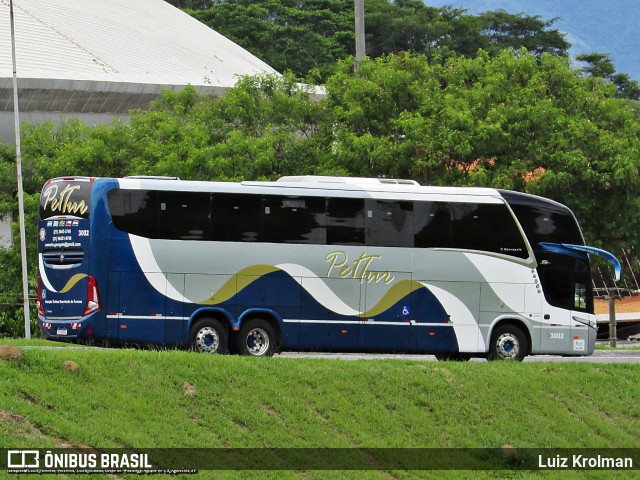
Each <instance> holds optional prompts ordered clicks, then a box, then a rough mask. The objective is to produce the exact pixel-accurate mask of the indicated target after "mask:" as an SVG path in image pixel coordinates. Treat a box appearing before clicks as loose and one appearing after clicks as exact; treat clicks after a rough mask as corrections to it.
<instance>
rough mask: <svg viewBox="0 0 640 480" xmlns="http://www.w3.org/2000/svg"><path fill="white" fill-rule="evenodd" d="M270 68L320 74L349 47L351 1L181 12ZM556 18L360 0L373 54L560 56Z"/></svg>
mask: <svg viewBox="0 0 640 480" xmlns="http://www.w3.org/2000/svg"><path fill="white" fill-rule="evenodd" d="M187 11H188V13H190V14H191V15H193V16H194V17H195V18H197V19H198V20H200V21H201V22H203V23H205V24H206V25H208V26H210V27H211V28H213V29H215V30H216V31H218V32H219V33H221V34H222V35H225V36H226V37H228V38H230V39H231V40H233V41H234V42H236V43H238V44H239V45H241V46H242V47H244V48H246V49H247V50H249V51H250V52H252V53H253V54H254V55H256V56H257V57H259V58H261V59H262V60H264V61H265V62H266V63H268V64H269V65H271V66H272V67H274V68H275V69H276V70H277V71H280V72H284V71H286V70H291V71H292V72H294V73H295V74H296V75H298V76H300V77H304V76H306V75H307V74H308V73H309V72H310V71H312V70H313V69H317V70H318V72H319V73H320V78H321V79H322V80H324V79H326V78H328V76H329V75H330V74H331V72H332V71H333V68H334V64H335V62H336V61H338V60H342V59H345V58H346V57H347V56H349V55H353V54H354V53H355V52H354V50H355V39H354V33H353V30H354V3H353V0H301V1H294V0H285V1H276V0H258V1H249V0H227V1H219V2H213V3H212V4H211V5H210V7H209V8H207V9H204V10H187ZM555 22H556V19H551V20H549V21H544V20H541V19H540V18H539V17H538V16H534V17H531V16H527V15H524V14H510V13H507V12H504V11H498V12H487V13H484V14H482V15H480V16H472V15H467V14H466V13H465V10H462V9H453V8H450V7H445V8H433V7H429V6H427V5H425V4H424V2H422V1H420V0H396V1H393V2H392V1H389V0H367V2H365V32H366V45H367V47H366V48H367V55H368V56H370V57H373V58H375V57H379V56H382V55H386V54H389V53H395V54H397V53H400V52H403V51H410V52H414V53H423V54H426V55H434V54H435V53H436V52H439V53H438V55H439V56H440V57H442V56H443V54H444V53H446V52H449V53H451V54H453V53H462V54H464V55H469V56H475V55H476V53H477V52H478V50H479V49H484V50H485V51H488V52H490V53H491V55H495V54H497V53H498V52H499V51H500V50H502V49H504V48H510V49H514V50H516V49H519V48H522V47H525V48H527V49H528V50H529V51H530V52H532V53H534V54H536V55H538V56H540V55H542V54H543V53H554V54H558V55H566V54H567V51H568V48H569V44H568V42H567V41H566V40H565V39H564V37H563V35H562V34H561V33H560V32H559V31H558V30H556V29H554V28H553V25H554V23H555Z"/></svg>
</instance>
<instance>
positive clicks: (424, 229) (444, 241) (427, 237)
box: [413, 202, 451, 248]
mask: <svg viewBox="0 0 640 480" xmlns="http://www.w3.org/2000/svg"><path fill="white" fill-rule="evenodd" d="M413 218H414V220H413V223H414V231H415V233H414V242H415V247H416V248H437V247H440V248H446V247H449V246H450V245H451V211H450V208H449V204H447V203H440V202H415V204H414V206H413Z"/></svg>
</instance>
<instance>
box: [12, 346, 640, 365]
mask: <svg viewBox="0 0 640 480" xmlns="http://www.w3.org/2000/svg"><path fill="white" fill-rule="evenodd" d="M632 345H634V344H632ZM625 346H626V347H627V348H625ZM628 346H629V345H628V344H626V345H624V344H623V346H621V347H619V348H618V349H617V350H596V351H595V352H594V354H593V355H591V356H589V357H561V356H558V355H537V356H532V357H527V358H525V360H524V361H525V362H552V363H559V362H583V363H640V349H630V348H628ZM19 348H21V349H26V350H29V349H34V348H37V349H43V350H47V349H59V348H66V349H95V350H98V351H104V352H109V351H112V350H114V349H112V348H100V347H88V346H82V345H68V344H67V345H62V344H61V346H59V347H58V346H48V345H47V346H44V345H29V346H19ZM276 356H277V357H279V358H324V359H328V360H346V361H350V360H409V361H416V362H437V361H438V360H437V359H436V357H435V356H433V355H411V354H393V353H323V352H284V353H281V354H278V355H276ZM471 361H472V362H486V360H485V359H482V358H473V359H471Z"/></svg>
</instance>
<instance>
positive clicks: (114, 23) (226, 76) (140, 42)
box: [0, 0, 274, 87]
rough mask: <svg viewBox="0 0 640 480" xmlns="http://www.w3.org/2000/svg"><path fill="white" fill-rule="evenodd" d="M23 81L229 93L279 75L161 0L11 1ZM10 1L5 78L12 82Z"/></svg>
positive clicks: (3, 17)
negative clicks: (260, 77) (241, 78)
mask: <svg viewBox="0 0 640 480" xmlns="http://www.w3.org/2000/svg"><path fill="white" fill-rule="evenodd" d="M13 3H14V14H15V29H16V58H17V64H18V65H17V67H18V76H19V77H20V78H40V79H56V80H64V79H66V80H90V81H102V82H125V83H141V84H167V85H186V84H192V85H196V86H200V85H202V86H221V87H229V86H232V85H234V84H235V82H236V81H237V76H238V75H255V74H258V73H264V72H269V73H270V72H273V71H274V70H273V69H272V68H271V67H269V66H268V65H267V64H266V63H264V62H263V61H261V60H260V59H258V58H257V57H255V56H254V55H252V54H250V53H249V52H247V51H246V50H244V49H243V48H241V47H240V46H238V45H236V44H235V43H233V42H232V41H231V40H229V39H227V38H225V37H224V36H222V35H220V34H219V33H217V32H216V31H214V30H212V29H210V28H209V27H207V26H206V25H204V24H202V23H200V22H199V21H197V20H196V19H194V18H192V17H191V16H189V15H187V14H186V13H184V12H182V11H181V10H179V9H177V8H175V7H173V6H172V5H170V4H168V3H166V2H164V1H163V0H108V1H105V0H64V1H63V2H61V1H59V0H14V2H13ZM8 4H9V2H8V0H3V1H2V3H0V77H11V76H12V65H11V42H10V40H11V39H10V34H9V31H10V30H9V5H8Z"/></svg>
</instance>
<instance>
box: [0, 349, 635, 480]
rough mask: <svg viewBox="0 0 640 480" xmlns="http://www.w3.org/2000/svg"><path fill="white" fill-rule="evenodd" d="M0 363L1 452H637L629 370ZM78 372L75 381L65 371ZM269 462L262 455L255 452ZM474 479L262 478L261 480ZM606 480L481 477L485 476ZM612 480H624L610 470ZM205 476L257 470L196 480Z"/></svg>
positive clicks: (50, 354)
mask: <svg viewBox="0 0 640 480" xmlns="http://www.w3.org/2000/svg"><path fill="white" fill-rule="evenodd" d="M22 353H23V355H24V358H23V359H22V360H16V361H9V362H1V363H0V446H2V447H4V448H16V447H17V448H21V447H22V448H53V447H68V446H82V445H84V446H90V447H94V448H122V447H132V448H134V449H135V448H175V447H181V448H218V447H232V448H247V447H248V448H263V447H267V448H292V447H293V448H405V447H414V448H417V447H420V448H425V447H426V448H441V447H452V448H457V447H470V448H498V447H501V446H503V445H507V444H508V445H512V446H514V447H516V448H531V447H536V448H543V447H554V448H556V447H557V448H586V447H593V448H605V447H616V448H635V447H637V446H638V445H639V444H640V429H638V418H639V417H640V405H639V404H638V402H637V399H638V398H639V396H640V386H639V385H638V382H637V376H638V367H637V366H634V365H596V364H539V363H529V364H527V363H525V364H513V363H503V362H495V363H465V364H457V363H449V362H445V363H442V362H440V363H431V362H425V363H423V362H407V361H395V360H394V361H389V360H387V361H383V360H371V361H353V362H345V361H334V360H314V359H295V360H294V359H286V358H266V359H255V358H244V357H234V356H207V355H197V354H193V353H189V352H179V351H135V350H76V349H73V350H70V349H55V350H42V349H23V351H22ZM65 361H72V362H75V363H76V364H77V367H78V368H77V369H76V370H75V371H73V370H72V369H69V368H63V362H65ZM268 454H270V453H269V452H268V451H265V455H268ZM443 473H444V476H446V477H454V478H471V477H473V478H477V477H478V472H470V471H468V472H412V471H401V472H393V474H391V473H388V472H383V471H369V472H334V471H313V472H295V471H291V472H267V474H266V476H267V478H281V477H282V476H283V475H284V476H285V477H291V478H326V477H331V478H335V477H339V478H354V477H356V478H424V477H425V476H433V477H434V478H435V477H438V478H440V477H442V476H443ZM585 473H586V474H587V475H591V477H592V478H605V476H606V478H611V473H612V472H558V471H556V472H531V471H519V472H509V471H501V472H495V471H494V472H491V471H488V472H484V473H482V474H481V475H480V476H481V477H482V476H484V477H485V478H494V476H495V475H496V474H497V475H499V476H500V477H508V478H530V477H545V478H546V477H551V478H556V477H558V478H559V476H560V474H562V475H561V476H562V478H566V476H565V475H569V478H571V476H572V475H573V476H574V478H584V475H585ZM617 473H618V474H619V475H621V476H622V477H625V476H626V474H629V476H628V478H633V475H632V473H633V472H617ZM198 476H200V477H202V478H209V477H211V476H222V477H227V476H228V477H230V478H246V477H247V476H249V477H256V478H258V477H260V478H264V476H265V475H264V472H231V471H229V472H211V471H209V472H200V474H199V475H198Z"/></svg>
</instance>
